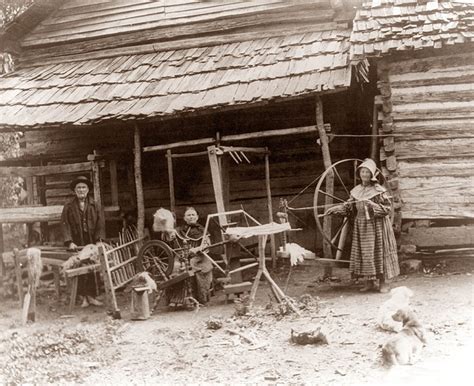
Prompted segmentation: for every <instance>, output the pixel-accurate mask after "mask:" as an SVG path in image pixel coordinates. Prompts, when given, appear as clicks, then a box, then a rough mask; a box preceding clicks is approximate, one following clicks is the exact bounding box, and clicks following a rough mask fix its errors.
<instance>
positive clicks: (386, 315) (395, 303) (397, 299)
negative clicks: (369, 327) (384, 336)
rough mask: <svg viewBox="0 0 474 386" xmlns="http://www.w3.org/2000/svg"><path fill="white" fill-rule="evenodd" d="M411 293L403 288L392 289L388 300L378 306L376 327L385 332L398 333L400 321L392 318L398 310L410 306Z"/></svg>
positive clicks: (406, 288)
mask: <svg viewBox="0 0 474 386" xmlns="http://www.w3.org/2000/svg"><path fill="white" fill-rule="evenodd" d="M412 296H413V291H412V290H411V289H410V288H408V287H405V286H402V287H396V288H393V289H392V290H391V291H390V299H388V300H387V301H386V302H385V303H383V304H382V305H381V306H380V309H379V314H378V318H377V324H378V326H379V327H380V328H381V329H383V330H386V331H393V332H399V331H400V330H401V329H402V328H403V325H402V323H401V322H400V321H396V320H394V319H393V318H392V315H393V314H395V313H396V312H397V311H398V310H399V309H402V308H406V307H408V306H409V304H410V298H411V297H412Z"/></svg>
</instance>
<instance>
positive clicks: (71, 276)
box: [64, 263, 100, 314]
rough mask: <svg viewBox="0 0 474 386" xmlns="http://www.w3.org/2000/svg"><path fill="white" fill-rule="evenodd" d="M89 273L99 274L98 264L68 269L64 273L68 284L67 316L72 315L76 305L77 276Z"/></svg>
mask: <svg viewBox="0 0 474 386" xmlns="http://www.w3.org/2000/svg"><path fill="white" fill-rule="evenodd" d="M91 272H100V264H98V263H97V264H90V265H84V266H82V267H77V268H70V269H67V270H65V271H64V276H65V277H66V279H67V281H68V283H70V287H71V290H70V298H69V311H68V312H69V314H72V312H73V310H74V306H75V305H76V298H77V286H78V283H79V276H81V275H87V274H88V273H91Z"/></svg>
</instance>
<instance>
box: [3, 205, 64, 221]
mask: <svg viewBox="0 0 474 386" xmlns="http://www.w3.org/2000/svg"><path fill="white" fill-rule="evenodd" d="M62 210H63V206H62V205H54V206H34V207H27V206H18V207H15V208H0V223H4V224H8V223H33V222H43V221H59V220H60V219H61V213H62Z"/></svg>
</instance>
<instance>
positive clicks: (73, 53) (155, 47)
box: [22, 15, 337, 66]
mask: <svg viewBox="0 0 474 386" xmlns="http://www.w3.org/2000/svg"><path fill="white" fill-rule="evenodd" d="M280 19H281V16H280V15H278V17H277V18H276V19H275V20H279V21H281V20H280ZM265 21H266V22H269V23H271V21H272V18H271V17H266V18H265ZM259 22H260V23H261V17H256V18H255V20H249V18H248V17H246V18H243V19H239V18H236V19H232V20H229V21H227V22H226V23H225V24H223V25H221V26H219V25H217V26H216V23H215V22H213V23H210V24H208V25H206V23H201V24H200V28H199V31H200V32H201V33H205V32H206V31H205V30H206V29H208V30H209V31H208V32H212V31H215V30H216V29H217V30H219V31H221V33H220V34H219V35H216V36H213V37H212V39H210V38H209V37H205V38H201V37H197V38H187V39H186V41H180V44H179V45H177V43H176V41H164V42H156V43H152V44H142V45H137V41H150V40H157V39H161V38H162V36H163V32H162V31H161V32H160V33H159V34H158V33H157V32H156V31H155V32H153V30H151V31H140V32H137V33H136V34H135V35H136V36H135V35H134V34H133V33H129V34H127V35H126V36H122V37H121V42H122V44H123V45H124V47H120V48H110V47H114V46H115V45H116V43H115V41H116V37H110V38H102V39H95V40H94V47H93V51H94V52H87V51H90V50H91V49H92V47H91V46H90V43H89V42H85V43H81V42H78V43H71V44H69V45H68V46H67V47H61V51H60V52H55V51H54V50H55V48H37V49H34V50H33V49H32V50H28V51H27V52H25V54H24V55H23V57H22V66H31V65H47V64H55V63H68V62H74V61H84V60H91V59H99V58H113V57H117V56H125V55H136V54H147V53H156V52H163V51H170V50H175V49H188V48H198V47H209V46H214V45H219V44H230V43H235V42H242V41H246V40H254V39H264V38H268V37H276V36H285V35H296V34H299V33H310V32H314V31H322V30H327V29H331V28H337V26H336V25H335V24H333V23H325V24H317V23H315V24H312V25H303V26H293V27H291V28H281V27H279V28H278V29H271V28H269V29H268V30H266V31H258V32H242V33H228V34H224V31H225V30H226V29H229V31H231V30H235V28H237V26H238V25H240V26H243V25H253V24H255V23H259ZM173 33H174V34H175V35H176V37H178V36H183V35H186V36H190V35H195V34H198V31H197V28H196V26H195V25H192V26H180V27H176V28H174V29H172V30H168V31H167V36H168V37H170V38H172V35H173ZM147 35H149V36H147ZM127 42H128V43H127ZM127 44H128V45H131V47H125V45H127ZM85 52H87V54H85Z"/></svg>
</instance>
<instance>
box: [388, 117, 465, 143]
mask: <svg viewBox="0 0 474 386" xmlns="http://www.w3.org/2000/svg"><path fill="white" fill-rule="evenodd" d="M471 125H472V120H471V119H450V120H432V119H430V118H429V117H426V119H424V120H416V121H398V122H396V124H395V125H394V131H395V132H396V133H397V136H399V135H402V136H403V137H402V139H403V140H407V141H409V140H419V139H437V138H438V139H444V138H468V137H472V136H473V135H474V134H473V130H472V128H471Z"/></svg>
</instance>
